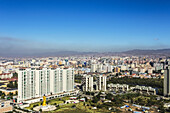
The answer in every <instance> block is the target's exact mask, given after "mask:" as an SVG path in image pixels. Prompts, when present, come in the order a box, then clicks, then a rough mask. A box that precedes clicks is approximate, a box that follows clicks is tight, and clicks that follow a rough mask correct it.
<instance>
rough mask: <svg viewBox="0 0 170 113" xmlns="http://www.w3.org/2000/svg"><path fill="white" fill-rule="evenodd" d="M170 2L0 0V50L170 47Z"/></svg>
mask: <svg viewBox="0 0 170 113" xmlns="http://www.w3.org/2000/svg"><path fill="white" fill-rule="evenodd" d="M169 42H170V1H169V0H0V49H1V51H6V50H8V51H9V52H10V51H13V52H14V51H19V50H20V51H21V52H23V51H25V50H29V51H31V50H42V51H49V50H50V51H53V50H58V51H62V50H69V51H97V52H104V51H111V52H112V51H113V52H114V51H126V50H130V49H161V48H170V44H169Z"/></svg>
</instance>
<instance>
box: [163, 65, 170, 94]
mask: <svg viewBox="0 0 170 113" xmlns="http://www.w3.org/2000/svg"><path fill="white" fill-rule="evenodd" d="M164 96H170V66H168V67H167V68H166V70H164Z"/></svg>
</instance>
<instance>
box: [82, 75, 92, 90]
mask: <svg viewBox="0 0 170 113" xmlns="http://www.w3.org/2000/svg"><path fill="white" fill-rule="evenodd" d="M82 85H83V91H93V77H92V76H91V75H84V77H83V79H82Z"/></svg>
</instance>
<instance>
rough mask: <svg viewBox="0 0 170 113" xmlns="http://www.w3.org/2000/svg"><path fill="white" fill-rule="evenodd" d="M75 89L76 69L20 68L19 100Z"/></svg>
mask: <svg viewBox="0 0 170 113" xmlns="http://www.w3.org/2000/svg"><path fill="white" fill-rule="evenodd" d="M73 90H74V69H71V68H68V69H60V68H56V69H48V68H42V69H33V68H26V69H20V70H19V73H18V102H22V101H23V100H27V99H32V98H36V97H42V96H43V95H51V94H57V93H61V92H67V91H73Z"/></svg>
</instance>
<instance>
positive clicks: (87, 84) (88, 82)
mask: <svg viewBox="0 0 170 113" xmlns="http://www.w3.org/2000/svg"><path fill="white" fill-rule="evenodd" d="M81 84H82V90H83V91H106V76H103V75H96V76H92V75H84V77H83V79H82V83H81Z"/></svg>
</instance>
